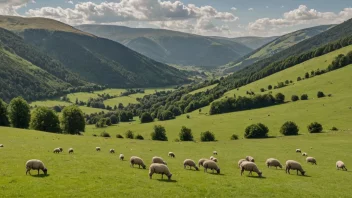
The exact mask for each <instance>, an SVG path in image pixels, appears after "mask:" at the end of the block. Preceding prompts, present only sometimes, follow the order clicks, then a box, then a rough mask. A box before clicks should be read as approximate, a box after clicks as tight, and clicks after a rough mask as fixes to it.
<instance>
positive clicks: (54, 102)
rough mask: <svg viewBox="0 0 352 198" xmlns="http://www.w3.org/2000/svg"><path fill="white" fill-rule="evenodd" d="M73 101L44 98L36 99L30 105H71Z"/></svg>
mask: <svg viewBox="0 0 352 198" xmlns="http://www.w3.org/2000/svg"><path fill="white" fill-rule="evenodd" d="M70 105H72V103H69V102H65V101H60V100H42V101H35V102H32V103H30V106H32V107H34V106H38V107H54V106H70Z"/></svg>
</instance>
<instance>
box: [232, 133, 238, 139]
mask: <svg viewBox="0 0 352 198" xmlns="http://www.w3.org/2000/svg"><path fill="white" fill-rule="evenodd" d="M230 139H231V140H238V135H236V134H233V135H231V138H230Z"/></svg>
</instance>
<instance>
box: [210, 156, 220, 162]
mask: <svg viewBox="0 0 352 198" xmlns="http://www.w3.org/2000/svg"><path fill="white" fill-rule="evenodd" d="M209 159H210V160H213V161H214V162H218V159H217V158H215V157H213V156H210V158H209Z"/></svg>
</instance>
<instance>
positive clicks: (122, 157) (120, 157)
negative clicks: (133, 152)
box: [119, 153, 125, 161]
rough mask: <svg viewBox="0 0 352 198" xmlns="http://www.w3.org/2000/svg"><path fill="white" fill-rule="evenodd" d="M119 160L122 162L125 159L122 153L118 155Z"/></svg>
mask: <svg viewBox="0 0 352 198" xmlns="http://www.w3.org/2000/svg"><path fill="white" fill-rule="evenodd" d="M119 159H120V160H122V161H123V159H125V156H124V155H123V154H122V153H120V156H119Z"/></svg>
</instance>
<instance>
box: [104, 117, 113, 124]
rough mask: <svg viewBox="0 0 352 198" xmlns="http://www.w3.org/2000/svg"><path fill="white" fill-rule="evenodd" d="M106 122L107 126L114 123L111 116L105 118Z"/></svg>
mask: <svg viewBox="0 0 352 198" xmlns="http://www.w3.org/2000/svg"><path fill="white" fill-rule="evenodd" d="M105 124H106V125H107V126H111V125H112V123H111V119H110V118H105Z"/></svg>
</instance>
